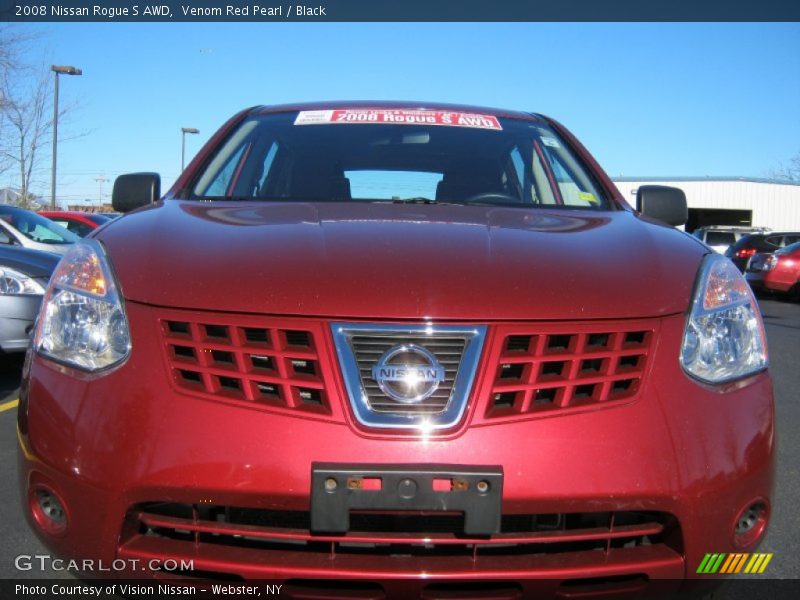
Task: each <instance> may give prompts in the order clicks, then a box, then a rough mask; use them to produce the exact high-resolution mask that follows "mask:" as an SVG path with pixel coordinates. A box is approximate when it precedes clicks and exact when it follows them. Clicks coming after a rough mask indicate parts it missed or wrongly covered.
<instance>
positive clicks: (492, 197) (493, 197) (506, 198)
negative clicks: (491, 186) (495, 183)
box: [464, 192, 522, 204]
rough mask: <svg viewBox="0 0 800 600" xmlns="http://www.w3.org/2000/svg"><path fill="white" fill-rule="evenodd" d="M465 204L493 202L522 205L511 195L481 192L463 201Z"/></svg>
mask: <svg viewBox="0 0 800 600" xmlns="http://www.w3.org/2000/svg"><path fill="white" fill-rule="evenodd" d="M464 202H466V203H467V204H469V203H470V202H475V203H480V202H486V203H489V204H491V203H493V202H511V203H513V204H522V200H520V199H519V198H517V197H516V196H512V195H511V194H504V193H503V192H483V193H481V194H475V195H474V196H470V197H469V198H466V199H465V200H464Z"/></svg>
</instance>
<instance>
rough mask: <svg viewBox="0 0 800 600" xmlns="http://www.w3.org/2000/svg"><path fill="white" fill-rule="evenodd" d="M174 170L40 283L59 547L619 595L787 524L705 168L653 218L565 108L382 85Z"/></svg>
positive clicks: (31, 474)
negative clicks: (377, 95)
mask: <svg viewBox="0 0 800 600" xmlns="http://www.w3.org/2000/svg"><path fill="white" fill-rule="evenodd" d="M159 181H160V180H159V178H158V176H157V175H155V174H151V173H138V174H132V175H127V176H122V177H120V178H119V179H118V180H117V181H116V183H115V187H114V206H115V208H116V209H117V210H120V211H130V210H131V209H133V208H137V207H138V210H135V211H134V212H131V213H130V214H129V215H127V216H126V217H125V218H124V219H120V220H118V221H113V222H111V223H109V224H107V225H106V226H105V227H103V228H102V229H100V230H98V231H97V232H95V233H93V234H90V236H89V237H88V239H86V240H84V241H82V242H80V243H78V244H76V245H75V247H74V249H73V250H71V251H70V252H69V253H68V255H67V256H66V257H65V258H64V259H63V260H62V262H61V263H60V265H59V267H58V268H57V270H56V272H55V273H54V275H53V277H52V279H51V282H50V286H49V289H48V290H47V293H46V296H45V298H44V301H43V308H42V312H41V315H40V317H39V320H38V327H37V330H36V334H35V339H34V342H33V349H32V351H31V354H30V357H29V361H28V365H27V370H26V374H25V381H24V385H23V390H22V394H21V398H20V409H19V444H20V448H21V451H20V453H19V460H20V467H21V468H20V485H21V489H22V496H23V498H24V500H25V505H26V507H27V514H28V517H29V519H30V522H31V526H32V527H33V529H34V530H35V531H36V532H37V533H38V534H39V536H40V537H41V538H42V539H43V540H44V541H45V543H46V544H47V545H48V546H49V547H50V548H51V549H52V550H53V551H55V552H56V553H58V554H60V555H63V556H64V557H68V558H72V559H75V560H81V561H83V560H89V559H91V560H93V561H95V562H94V563H92V564H94V565H99V564H103V565H116V566H120V565H121V568H124V572H123V571H120V573H121V574H123V575H126V576H127V575H135V576H141V575H143V574H144V575H154V576H155V575H158V576H164V572H163V571H160V572H156V573H152V572H151V570H152V569H153V568H155V567H153V566H152V564H151V563H150V562H149V561H153V560H156V561H164V560H166V559H169V560H172V561H177V562H178V564H179V565H182V570H181V572H180V575H181V576H182V577H184V578H186V577H192V576H195V577H205V578H222V579H239V578H245V579H262V580H265V579H270V580H282V581H285V582H286V583H285V585H286V586H287V587H286V588H284V591H285V592H291V593H293V594H295V595H298V596H301V597H311V596H309V594H311V595H312V596H313V597H328V596H320V595H319V594H322V593H323V591H325V590H327V588H328V587H329V586H332V585H333V584H332V583H330V581H329V580H330V579H331V578H336V579H340V580H343V581H342V582H341V583H339V584H337V589H338V591H337V592H336V593H338V594H340V595H339V596H337V597H346V596H350V595H353V594H362V595H363V594H371V595H370V597H379V596H381V595H382V594H385V595H388V596H400V597H408V596H410V595H419V594H420V593H424V594H426V597H427V596H431V597H432V595H434V596H435V595H439V596H442V595H444V596H447V595H448V594H453V593H461V594H462V596H459V597H465V596H463V594H464V593H467V592H465V590H470V589H473V588H474V589H475V590H477V591H478V592H480V593H485V594H490V595H491V594H495V596H493V597H504V596H502V595H503V594H512V595H513V594H523V595H524V594H526V593H528V591H530V590H532V589H533V587H536V588H537V589H538V590H539V591H540V592H541V591H543V593H546V594H561V595H562V596H563V594H565V593H573V592H575V591H578V592H580V593H581V594H583V595H586V594H587V593H589V592H593V591H596V592H598V593H601V594H605V595H606V596H608V595H611V596H613V595H614V594H615V593H617V592H621V591H623V590H630V589H635V590H647V589H650V588H652V587H653V586H654V585H655V583H654V582H656V581H657V580H664V581H668V582H669V583H668V585H670V586H673V587H681V586H686V585H688V584H689V583H693V582H686V581H684V580H685V579H687V578H693V577H701V578H713V577H714V576H713V575H696V573H697V572H698V568H699V567H700V565H701V563H702V562H703V560H704V557H705V556H706V554H707V553H715V554H718V553H738V552H748V551H750V550H751V549H753V548H754V547H755V546H756V545H757V544H758V542H759V541H760V539H761V538H762V535H763V533H764V531H765V529H766V525H767V522H768V520H769V517H770V512H771V498H772V478H773V454H774V430H773V400H772V382H771V379H770V375H769V373H768V371H767V348H766V340H765V336H764V330H763V326H762V322H761V317H760V314H759V311H758V307H757V305H756V302H755V300H754V298H753V296H752V293H751V291H750V289H749V287H748V285H747V284H746V282H745V280H744V279H743V277H742V275H741V274H740V273H739V272H738V270H737V269H736V268H735V267H734V266H733V264H732V263H731V262H730V261H729V260H728V259H726V258H724V257H722V256H720V255H717V254H714V253H712V252H710V251H709V249H708V248H707V247H706V246H705V245H704V244H702V243H701V242H700V241H699V240H697V239H695V238H693V237H691V236H689V235H687V234H685V233H683V232H681V231H678V230H676V229H674V228H673V227H672V226H670V225H674V224H679V223H682V222H684V221H685V219H686V214H687V210H686V201H685V197H684V196H683V193H682V192H681V191H680V190H676V189H673V188H665V187H658V186H642V187H640V188H639V191H638V201H637V204H638V210H637V211H634V210H633V209H632V208H631V207H629V206H628V205H627V204H626V202H625V201H624V199H623V198H622V197H621V195H620V193H619V192H618V191H617V190H616V188H615V187H614V185H613V184H612V183H611V181H610V180H609V179H608V177H607V176H606V174H605V173H604V172H603V171H602V170H601V169H600V167H599V166H598V165H597V163H596V162H595V161H594V159H593V158H592V157H591V156H590V155H589V154H588V152H587V151H586V150H585V149H584V147H583V146H582V145H581V144H580V143H579V142H578V141H577V140H576V139H575V138H574V137H573V136H572V134H570V133H569V132H568V131H567V130H566V129H565V128H564V127H563V126H561V125H560V124H558V123H557V122H555V121H553V120H552V119H549V118H547V117H544V116H542V115H539V114H530V113H523V112H513V111H507V110H494V109H487V108H476V107H465V106H453V105H436V104H427V103H426V104H413V105H409V104H407V103H406V104H390V103H385V102H380V103H348V104H343V103H336V104H314V105H287V106H272V107H263V106H261V107H256V108H252V109H249V110H246V111H243V112H241V113H240V114H238V115H236V116H235V117H233V118H232V119H231V120H230V121H228V122H227V123H226V124H225V125H224V126H223V127H222V129H221V130H220V131H219V132H218V133H217V134H216V135H215V136H214V137H213V138H212V139H211V140H210V141H209V142H208V144H207V145H206V146H205V147H204V148H203V150H202V151H201V152H200V153H199V155H198V156H197V157H196V158H195V159H194V161H193V162H192V163H191V165H190V166H189V168H188V169H187V170H186V171H185V173H184V174H183V175H182V176H181V177H180V179H179V180H178V181H177V183H176V184H175V185H174V186H173V188H172V189H171V190H170V191H169V192H167V193H166V194H165V195H164V196H163V198H161V197H160V195H161V194H160V190H159V185H160V184H159ZM115 561H116V562H115ZM136 561H139V562H136ZM81 564H84V563H81ZM135 565H140V566H141V565H148V570H147V571H145V572H139V571H138V570H135ZM111 570H112V573H116V572H117V571H116V570H115V568H114V567H112V568H111ZM701 570H702V569H701ZM355 580H358V581H355ZM183 581H191V579H189V580H187V579H183ZM321 581H322V583H320V582H321ZM477 581H481V582H482V583H481V584H480V585H478V583H477ZM534 581H535V582H536V583H534ZM465 582H466V583H465ZM694 583H696V582H694ZM459 590H460V591H459ZM326 593H327V592H326ZM476 593H477V592H476ZM314 594H318V595H316V596H314Z"/></svg>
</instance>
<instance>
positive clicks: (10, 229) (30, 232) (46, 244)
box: [0, 204, 80, 254]
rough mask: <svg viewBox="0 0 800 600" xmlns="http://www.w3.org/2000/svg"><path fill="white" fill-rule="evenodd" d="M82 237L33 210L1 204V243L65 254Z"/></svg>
mask: <svg viewBox="0 0 800 600" xmlns="http://www.w3.org/2000/svg"><path fill="white" fill-rule="evenodd" d="M79 239H80V238H79V237H78V236H77V235H75V234H74V233H72V232H71V231H67V230H66V229H65V228H63V227H61V225H57V224H56V223H53V221H51V220H50V219H48V218H46V217H43V216H41V215H37V214H36V213H35V212H33V211H31V210H25V209H24V208H19V207H16V206H7V205H2V204H0V244H11V245H17V246H22V247H23V248H30V249H31V250H44V251H45V252H55V253H57V254H64V253H65V252H66V251H67V249H68V248H69V246H70V245H71V244H74V243H75V242H77V241H78V240H79Z"/></svg>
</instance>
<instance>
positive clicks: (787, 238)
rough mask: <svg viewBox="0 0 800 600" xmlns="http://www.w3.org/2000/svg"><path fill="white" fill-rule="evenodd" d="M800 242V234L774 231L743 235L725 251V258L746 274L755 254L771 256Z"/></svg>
mask: <svg viewBox="0 0 800 600" xmlns="http://www.w3.org/2000/svg"><path fill="white" fill-rule="evenodd" d="M795 242H800V232H797V231H774V232H771V233H751V234H748V235H743V236H742V237H741V238H739V240H738V241H737V242H736V243H735V244H733V245H732V246H731V247H730V248H728V249H727V250H726V251H725V256H727V257H728V258H730V259H731V260H732V261H733V264H735V265H736V266H737V267H738V268H739V270H740V271H741V272H742V273H744V271H745V270H746V269H747V263H748V262H749V261H750V259H751V258H752V257H753V255H754V254H756V253H758V252H760V253H763V254H769V253H771V252H775V250H778V249H779V248H783V247H784V246H788V245H789V244H794V243H795Z"/></svg>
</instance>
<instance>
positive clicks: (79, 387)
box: [19, 303, 774, 590]
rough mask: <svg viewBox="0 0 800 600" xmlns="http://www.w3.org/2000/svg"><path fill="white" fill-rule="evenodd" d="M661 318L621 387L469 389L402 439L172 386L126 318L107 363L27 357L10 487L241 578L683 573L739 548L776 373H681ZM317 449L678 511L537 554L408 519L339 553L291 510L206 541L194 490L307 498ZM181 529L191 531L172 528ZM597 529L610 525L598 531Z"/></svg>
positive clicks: (97, 531)
mask: <svg viewBox="0 0 800 600" xmlns="http://www.w3.org/2000/svg"><path fill="white" fill-rule="evenodd" d="M127 310H128V315H129V321H130V322H131V323H132V324H142V323H151V322H154V316H153V311H154V309H151V308H147V307H144V306H140V305H136V304H134V303H129V304H128V306H127ZM660 321H661V323H660V326H659V336H658V341H657V347H656V348H655V350H654V355H653V359H652V360H651V368H650V372H649V374H648V375H647V377H646V378H645V379H644V380H643V384H642V388H641V390H640V391H639V393H638V394H637V396H636V397H635V399H634V400H633V401H631V402H629V403H622V404H618V405H615V406H608V407H603V406H599V407H592V408H590V409H587V410H585V411H583V412H581V411H578V412H571V413H569V414H558V413H555V414H549V415H542V416H540V417H539V418H532V419H528V420H522V421H499V422H496V423H486V422H483V423H481V424H480V425H479V426H477V425H476V426H470V423H471V422H472V420H473V419H474V417H475V410H474V405H475V401H474V399H473V402H472V403H471V405H470V406H471V407H470V409H468V414H467V417H466V422H465V424H464V425H463V426H462V427H461V428H460V429H458V430H457V431H454V432H451V433H449V434H444V435H429V436H425V435H420V436H411V437H409V436H407V435H397V434H395V435H378V434H370V433H366V432H364V431H362V430H360V429H359V428H358V427H356V426H354V424H353V422H352V418H351V416H349V413H348V411H347V410H346V409H343V412H344V413H348V414H347V415H346V416H347V418H346V419H345V420H344V421H342V422H332V421H330V420H325V419H321V418H319V417H318V416H316V415H313V414H308V415H303V414H294V415H288V414H280V413H274V412H264V411H260V410H253V409H247V408H243V407H241V406H233V405H230V404H227V403H225V402H217V401H213V400H208V399H202V398H198V397H194V396H191V395H189V394H185V393H181V392H179V391H176V389H175V387H174V386H173V385H170V382H169V377H168V376H167V375H166V371H165V368H164V361H163V360H162V358H161V356H160V353H159V345H160V344H163V342H162V341H161V339H160V338H159V333H158V331H157V327H149V326H138V327H135V328H134V329H133V330H132V336H133V354H132V356H131V357H130V359H129V360H128V362H127V363H126V364H124V365H123V366H121V367H120V368H118V369H117V370H115V371H114V372H112V373H109V374H107V375H105V376H102V377H88V376H74V373H70V372H69V371H68V370H66V369H64V368H62V367H59V366H57V365H54V364H52V363H49V362H47V361H44V360H42V359H41V358H38V357H36V358H34V359H33V361H32V364H31V367H30V372H29V374H28V378H27V380H26V382H25V385H24V386H23V390H22V394H21V404H20V411H19V415H20V416H19V419H20V421H19V438H20V439H19V443H20V448H21V452H20V453H19V457H20V459H19V460H20V484H21V491H22V494H23V497H24V499H25V502H26V505H27V504H28V503H29V499H30V494H29V490H31V489H35V488H36V487H37V486H47V487H48V488H50V489H52V490H53V491H55V492H56V493H57V494H58V495H59V496H60V497H61V498H62V499H63V501H64V504H65V506H66V511H67V528H66V531H64V532H63V533H59V534H58V535H49V534H46V533H43V532H42V531H41V530H40V528H38V527H37V526H36V525H35V524H33V528H34V529H35V530H36V531H37V533H38V534H39V535H40V536H41V537H42V538H43V539H44V541H45V542H46V543H47V544H48V545H49V546H50V547H51V548H52V549H53V550H54V551H56V552H57V553H58V554H60V555H62V556H64V557H67V558H75V559H87V558H88V559H94V560H96V561H102V562H104V563H105V564H111V563H112V562H113V561H114V560H115V559H119V558H126V559H141V560H149V559H164V558H172V559H177V560H187V559H189V560H193V561H194V569H195V570H199V571H203V572H206V573H208V572H212V573H218V574H226V575H231V576H236V577H244V578H248V579H280V580H286V579H291V580H304V581H305V580H312V579H321V578H322V579H324V578H329V577H337V578H354V579H368V580H385V579H389V580H394V581H396V582H397V581H405V583H404V584H402V585H405V586H409V585H416V584H418V585H420V586H421V585H423V584H425V582H430V581H432V580H464V579H468V580H477V579H480V580H487V579H490V580H518V581H526V580H532V579H546V580H547V581H549V582H550V583H549V585H552V586H553V590H556V589H559V586H562V585H565V584H566V583H569V582H570V581H572V582H575V581H577V582H580V581H583V580H586V579H587V578H593V579H594V578H605V579H607V580H609V581H622V582H624V583H626V585H627V584H628V583H629V582H630V581H632V579H631V578H634V579H635V578H637V577H639V578H641V579H642V580H644V581H653V580H657V579H664V580H679V579H682V578H684V577H690V576H693V575H694V572H695V570H696V568H697V566H698V565H699V564H700V563H701V561H702V559H703V557H704V556H705V554H706V553H708V552H733V551H740V550H741V549H739V548H737V547H736V546H735V544H734V532H733V530H734V525H735V523H736V520H737V517H738V515H739V513H740V511H741V510H742V509H743V508H745V507H747V506H748V505H750V504H751V503H753V502H754V501H760V502H763V503H764V504H765V505H766V506H767V507H769V501H770V497H771V490H772V479H773V454H774V430H773V401H772V383H771V380H770V377H769V375H768V374H766V373H762V374H759V375H756V376H754V377H753V378H751V379H750V380H749V381H747V382H746V384H745V385H738V386H729V387H727V388H725V389H724V390H720V389H711V388H708V387H704V386H701V385H699V384H697V383H695V382H693V381H692V380H690V379H689V378H688V377H687V376H686V375H685V374H684V373H683V372H682V371H681V369H680V367H679V365H678V360H677V356H678V348H679V347H680V341H681V336H682V332H683V325H684V318H683V317H682V316H674V317H666V318H663V319H661V320H660ZM328 343H330V344H332V341H331V340H328ZM326 352H331V354H330V356H333V353H332V351H331V350H330V348H329V349H327V350H326ZM479 387H480V386H479V385H478V384H476V389H479ZM342 388H343V386H342V385H341V382H340V385H339V386H338V392H337V393H338V398H337V397H334V398H333V401H334V402H337V403H338V404H339V405H340V406H342V407H345V406H347V401H346V399H345V398H344V396H343V393H342V391H341V390H342ZM335 395H336V394H334V396H335ZM313 462H329V463H331V462H332V463H342V464H363V463H369V464H373V465H374V464H381V463H383V464H401V465H402V464H464V465H500V466H502V468H503V471H504V489H503V514H504V515H507V516H510V515H553V514H597V513H619V512H626V513H653V514H658V515H667V516H669V517H670V519H672V520H673V522H672V524H671V526H670V527H671V528H669V529H668V530H667V529H664V530H663V532H662V533H661V534H658V535H655V536H652V535H650V536H648V534H647V533H646V532H645V533H642V535H641V536H639V538H641V539H642V540H644V539H645V538H648V541H647V543H639V542H634V543H633V545H617V544H616V543H615V542H613V541H608V542H604V543H605V544H606V547H605V549H604V550H603V549H600V550H599V551H598V548H596V547H591V548H589V549H582V548H583V547H582V546H576V547H575V548H573V547H572V546H570V545H569V543H568V544H567V546H563V545H562V546H561V547H560V548H561V550H559V551H558V552H555V551H552V552H551V550H550V549H551V548H555V547H557V545H555V544H552V545H551V546H549V547H548V548H545V549H543V548H542V547H541V545H537V544H538V541H541V540H531V539H527V540H526V541H525V543H523V544H520V546H525V548H518V549H515V550H513V551H499V552H498V551H494V550H492V551H486V552H484V548H483V546H481V544H482V543H484V542H485V540H469V539H467V540H466V541H464V540H463V539H462V540H458V539H457V540H455V541H454V542H448V543H449V544H450V545H452V544H457V545H458V544H460V546H459V547H461V548H462V549H463V548H464V547H466V546H471V547H476V546H477V547H478V548H477V549H473V550H471V551H470V552H469V553H464V552H443V551H439V550H441V548H439V550H437V548H436V547H437V539H433V540H431V539H429V538H430V536H417V537H414V536H413V535H412V536H411V538H410V542H409V543H405V544H399V545H400V546H403V548H405V549H406V550H407V549H408V548H409V547H411V546H417V547H416V549H415V550H413V551H408V552H406V551H405V550H403V551H401V552H396V553H395V552H391V551H387V550H386V548H385V547H386V546H389V547H390V548H391V547H392V543H394V544H395V545H398V541H402V540H398V539H396V537H397V536H395V537H394V538H392V536H390V535H388V534H387V535H384V536H383V537H382V538H381V539H380V540H379V541H381V543H382V545H381V544H378V545H377V546H376V547H377V548H379V549H376V550H375V551H373V550H370V549H369V548H372V546H370V545H369V542H370V541H371V540H356V545H358V544H360V543H367V547H368V549H367V550H366V551H364V550H363V549H362V551H358V552H356V551H341V548H342V547H343V546H341V542H347V541H349V540H342V539H334V540H330V539H327V538H322V539H321V540H319V541H321V545H320V544H319V543H317V538H314V534H311V533H310V532H309V531H307V530H304V529H303V526H302V524H301V525H297V526H288V525H287V526H286V529H290V530H291V531H289V532H288V533H287V532H286V531H284V533H283V535H284V538H283V539H284V542H286V543H289V542H291V544H290V545H289V546H284V545H281V544H277V545H276V544H274V543H273V542H274V541H275V539H276V536H275V534H274V531H273V529H274V528H273V529H270V531H273V532H272V533H269V535H267V534H264V526H263V524H261V525H259V527H261V528H260V529H258V530H253V529H252V528H251V529H244V530H241V531H238V532H237V531H232V530H231V529H230V528H228V529H224V530H219V529H217V530H216V531H217V533H219V532H220V531H222V533H223V534H224V536H223V537H224V538H225V539H226V540H228V539H229V538H230V539H231V540H237V539H238V540H240V542H236V541H233V542H231V543H216V542H215V543H205V540H206V539H207V538H206V537H205V536H206V535H207V534H208V535H212V534H214V531H207V530H203V527H204V526H205V521H206V519H205V518H203V514H205V513H204V511H205V510H206V508H207V507H238V508H244V509H257V510H261V511H271V512H272V513H276V512H278V513H281V511H283V513H281V514H284V513H285V514H302V513H303V512H304V511H308V510H309V497H310V486H311V465H312V463H313ZM153 503H172V504H178V505H184V506H188V507H189V509H188V510H189V511H190V512H189V514H188V520H186V521H184V522H182V524H181V522H178V523H177V524H176V523H175V522H172V524H170V523H166V524H165V523H164V522H163V520H162V522H156V524H155V526H154V528H153V530H159V529H160V531H162V532H163V531H164V530H165V529H169V528H170V527H172V529H173V530H175V531H178V532H180V533H179V534H176V535H173V536H171V537H170V536H169V535H162V536H158V535H144V534H143V531H144V530H143V528H142V522H143V521H142V518H145V519H147V518H149V519H153V518H154V517H153V516H152V515H150V516H147V515H145V517H142V513H143V512H147V510H146V508H147V507H150V506H152V505H153ZM143 507H144V508H143ZM28 512H30V511H28ZM28 516H29V518H30V514H29V515H28ZM157 516H158V515H156V517H157ZM32 522H33V521H32ZM662 525H663V523H662ZM220 526H221V525H219V523H217V525H213V524H212V525H209V526H208V527H211V528H212V529H213V528H214V527H217V528H218V527H220ZM224 526H225V527H229V525H224ZM609 531H612V532H613V525H611V526H610V527H609ZM184 532H188V533H189V537H188V538H185V537H184V538H181V535H184ZM451 533H452V532H451ZM640 533H641V531H640ZM651 533H652V532H651ZM237 535H239V536H240V537H239V538H237V537H236V536H237ZM260 535H266V538H267V539H268V540H269V543H268V544H267V545H266V546H265V545H263V544H262V545H259V544H256V543H250V542H249V541H248V542H247V543H245V541H244V539H243V538H252V537H255V538H258V536H260ZM597 535H600V537H602V539H603V540H612V538H613V536H611V535H609V532H608V531H606V533H603V534H602V535H601V534H597ZM242 536H243V537H242ZM287 536H288V537H287ZM456 537H458V536H456ZM584 538H585V535H584ZM639 538H637V539H639ZM309 540H312V541H309ZM392 540H393V541H392ZM653 540H655V541H653ZM217 541H219V539H217ZM372 541H374V540H372ZM572 541H575V540H572ZM584 541H585V540H584ZM384 542H385V543H384ZM412 542H413V543H412ZM532 542H537V544H533V545H531V544H532ZM281 543H283V542H281ZM570 543H571V542H570ZM426 544H427V545H428V546H431V544H432V545H433V546H434V548H433V549H430V548H429V550H431V551H428V550H426V549H425V546H426ZM419 546H421V547H422V548H420V547H419ZM529 546H530V547H531V548H533V546H536V547H535V548H534V550H535V551H531V552H528V551H527V550H526V548H527V547H529ZM487 550H488V549H487ZM126 574H127V575H136V576H142V575H144V576H149V575H153V574H152V573H148V572H143V573H126ZM409 582H416V584H414V583H409ZM391 585H392V584H389V586H388V587H387V588H386V589H390V588H391ZM398 585H399V584H398Z"/></svg>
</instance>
